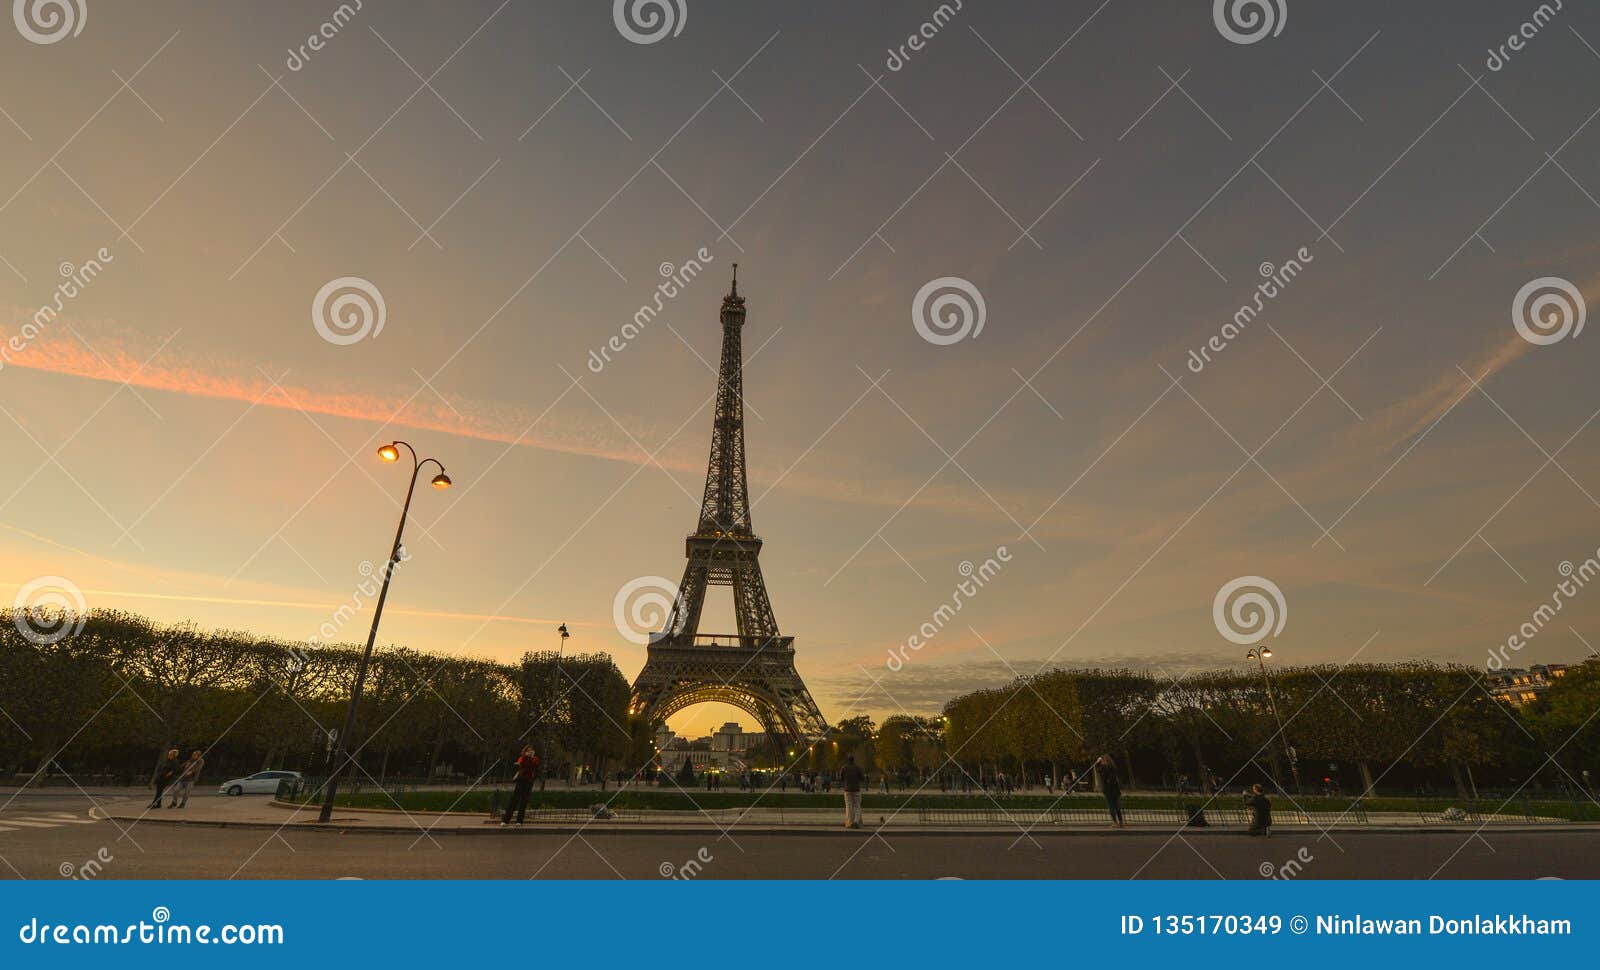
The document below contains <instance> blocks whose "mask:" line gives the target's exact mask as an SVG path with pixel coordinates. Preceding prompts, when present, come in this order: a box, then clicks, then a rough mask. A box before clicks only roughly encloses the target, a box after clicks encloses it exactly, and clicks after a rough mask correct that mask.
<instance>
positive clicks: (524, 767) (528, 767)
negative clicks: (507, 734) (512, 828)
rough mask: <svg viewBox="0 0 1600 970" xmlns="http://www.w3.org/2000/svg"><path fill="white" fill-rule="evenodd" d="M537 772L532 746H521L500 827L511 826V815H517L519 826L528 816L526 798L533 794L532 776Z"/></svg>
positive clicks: (537, 767) (536, 756)
mask: <svg viewBox="0 0 1600 970" xmlns="http://www.w3.org/2000/svg"><path fill="white" fill-rule="evenodd" d="M538 770H539V756H538V755H536V754H534V753H533V745H531V744H527V745H523V747H522V753H521V754H520V755H518V756H517V779H516V785H515V787H513V788H512V789H511V800H510V801H508V802H506V813H505V814H504V815H502V816H501V817H500V824H501V825H510V824H511V813H512V812H513V811H514V812H516V813H517V824H518V825H521V824H522V823H523V822H524V821H526V820H527V816H528V796H529V795H531V794H533V776H534V774H536V773H537V772H538Z"/></svg>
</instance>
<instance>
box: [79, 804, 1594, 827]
mask: <svg viewBox="0 0 1600 970" xmlns="http://www.w3.org/2000/svg"><path fill="white" fill-rule="evenodd" d="M148 804H149V803H148V802H146V801H145V800H144V799H142V798H128V799H118V800H114V801H105V802H103V803H102V805H103V809H100V810H97V814H103V815H104V816H105V817H108V818H111V819H115V820H116V821H118V822H123V823H127V822H135V821H137V822H139V823H141V824H151V823H155V824H161V825H174V824H177V825H184V824H187V825H215V826H230V827H242V828H258V829H280V828H294V829H307V828H313V829H321V830H330V831H337V832H341V833H348V832H378V833H388V834H396V833H399V834H407V833H409V834H419V833H420V832H422V831H427V832H429V833H433V834H452V835H512V834H526V833H537V832H543V833H562V834H571V833H573V832H578V831H583V832H593V833H597V834H598V833H618V832H633V833H639V834H646V833H648V834H684V833H691V832H719V831H722V830H725V829H730V828H732V829H734V830H735V831H737V832H738V833H739V834H741V835H742V834H773V835H834V834H839V833H840V832H841V831H842V829H841V825H840V820H841V816H842V811H843V808H842V806H841V808H840V809H839V810H838V811H833V810H827V809H766V808H757V809H721V810H712V811H705V812H652V813H648V814H644V815H640V816H637V817H633V818H625V819H593V820H590V819H586V818H584V817H583V813H582V812H571V813H565V814H564V815H562V816H561V818H560V820H558V821H531V820H530V821H529V822H528V824H526V825H522V826H516V825H513V826H510V827H502V826H501V825H500V824H499V820H498V819H490V818H489V817H488V816H487V815H480V814H464V813H454V814H444V813H438V812H402V811H399V810H377V809H344V808H341V809H337V810H335V812H334V814H333V819H332V820H331V822H329V823H328V824H327V825H322V824H321V823H319V822H318V821H317V814H318V810H319V806H316V805H291V804H288V803H285V802H278V801H275V800H273V799H271V798H269V797H266V796H243V797H239V798H227V797H220V796H218V797H211V798H196V799H193V800H191V801H190V802H189V805H188V807H187V808H183V809H167V808H161V809H149V808H148V807H147V806H148ZM1367 818H1368V821H1367V822H1366V823H1354V822H1351V823H1348V824H1344V823H1341V824H1335V825H1331V826H1330V825H1327V824H1326V823H1323V824H1319V825H1312V824H1308V823H1307V822H1304V821H1301V820H1297V819H1295V818H1292V817H1291V816H1290V814H1289V813H1280V815H1279V817H1278V818H1276V819H1275V820H1274V821H1275V824H1274V826H1273V831H1274V833H1299V834H1307V833H1320V832H1323V831H1328V832H1334V833H1344V832H1409V833H1424V832H1458V833H1471V832H1474V831H1476V830H1478V829H1479V828H1480V827H1481V826H1482V825H1483V823H1482V822H1481V821H1480V822H1477V823H1472V824H1463V823H1457V824H1450V823H1439V822H1432V821H1430V822H1424V821H1422V820H1421V819H1420V818H1419V817H1418V816H1416V815H1414V814H1411V813H1398V812H1397V813H1383V812H1375V813H1369V814H1368V816H1367ZM865 822H866V825H865V827H864V828H862V829H861V832H862V833H867V834H870V833H871V832H872V831H873V830H874V829H877V828H879V827H883V828H888V829H892V830H893V831H894V832H895V834H897V835H913V834H938V835H996V834H1007V833H1009V834H1012V835H1020V834H1021V833H1022V832H1024V831H1027V832H1028V833H1029V834H1031V835H1066V834H1074V835H1115V834H1117V831H1116V830H1114V829H1111V828H1110V827H1109V826H1107V825H1106V824H1105V823H1103V822H1099V823H1070V824H1061V823H1052V822H1036V820H1035V819H1033V818H1032V817H1030V815H1029V813H1027V812H1025V811H1023V812H1017V813H1016V814H1015V816H1014V818H1013V820H1011V821H1004V822H996V823H983V824H963V825H952V824H930V823H926V822H922V821H919V820H918V818H917V815H916V813H914V812H903V813H901V814H899V815H897V816H893V817H890V816H889V814H888V813H885V812H868V813H866V818H865ZM1490 824H1492V826H1493V830H1494V831H1497V832H1503V831H1532V832H1552V831H1577V830H1584V831H1592V830H1600V825H1597V824H1583V823H1562V822H1556V821H1551V822H1545V823H1537V824H1528V823H1527V822H1526V820H1525V819H1523V818H1522V817H1521V816H1505V817H1504V819H1503V820H1496V821H1493V822H1492V823H1490ZM1175 828H1176V827H1175V826H1173V825H1171V824H1146V825H1140V824H1129V825H1128V826H1127V828H1125V829H1123V830H1121V831H1122V832H1124V833H1129V832H1144V833H1167V832H1172V831H1174V830H1175ZM1182 831H1184V832H1185V833H1186V834H1191V835H1201V834H1205V833H1225V834H1241V833H1242V832H1243V829H1242V828H1240V827H1238V826H1227V825H1214V826H1211V827H1209V828H1204V829H1183V830H1182Z"/></svg>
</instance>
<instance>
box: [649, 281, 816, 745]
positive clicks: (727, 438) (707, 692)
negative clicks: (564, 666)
mask: <svg viewBox="0 0 1600 970" xmlns="http://www.w3.org/2000/svg"><path fill="white" fill-rule="evenodd" d="M738 273H739V267H738V264H734V276H733V282H732V284H731V286H730V288H729V291H728V295H727V296H725V297H723V299H722V310H721V321H722V363H721V368H720V371H719V374H718V378H717V403H716V409H715V412H714V416H713V418H712V423H711V457H710V460H709V462H708V463H707V468H706V489H705V494H704V497H703V498H702V499H701V502H700V520H699V522H698V523H696V525H695V530H694V532H693V533H691V534H690V535H689V536H688V537H687V538H685V539H684V555H685V558H686V559H687V562H686V563H685V565H684V570H683V581H682V582H681V583H679V584H678V594H677V597H676V599H675V601H674V603H673V607H672V612H671V614H670V615H669V616H668V617H667V623H666V627H665V629H663V630H662V631H661V632H659V633H654V634H652V635H651V637H650V642H649V645H648V647H647V659H646V660H645V665H644V669H643V670H641V671H640V672H639V677H638V679H637V680H636V681H635V682H634V685H633V699H632V710H633V712H634V713H635V714H638V715H642V716H643V717H644V718H645V719H646V721H647V722H648V723H650V724H652V725H654V724H658V723H660V722H663V721H665V720H666V719H667V718H669V717H671V716H672V715H673V714H676V713H677V712H678V711H681V710H683V709H685V708H687V707H691V706H693V705H695V704H702V703H707V702H718V703H723V704H729V705H732V706H734V707H737V708H739V709H740V710H743V711H745V712H746V713H748V714H750V715H751V716H752V717H754V718H755V719H756V720H758V721H759V722H761V724H762V727H763V729H764V730H766V731H767V732H768V734H769V736H773V737H779V736H787V737H788V738H790V739H791V740H793V741H795V742H801V743H805V742H809V741H814V740H816V739H819V738H821V737H823V736H825V735H826V734H827V732H828V724H827V721H826V720H824V719H823V716H822V712H821V711H820V710H818V708H817V704H816V701H814V700H812V698H811V692H810V691H808V690H807V689H806V685H805V682H804V681H803V680H801V679H800V673H799V671H798V670H796V669H795V665H794V638H793V637H788V636H783V635H782V634H780V633H779V632H778V621H777V620H776V619H775V618H774V617H773V614H772V603H771V601H770V600H769V599H768V597H767V587H766V582H765V581H764V580H763V579H762V577H761V562H760V556H761V539H760V538H759V537H757V536H756V534H755V532H754V531H753V530H752V528H751V525H750V489H749V484H748V480H747V475H746V470H745V441H744V351H743V332H744V324H745V301H744V297H742V296H740V295H739V275H738ZM708 586H731V587H732V588H733V610H734V617H735V622H736V625H737V627H738V629H737V631H736V632H728V633H704V634H703V633H701V632H700V614H701V609H702V608H703V607H704V605H705V596H706V588H707V587H708Z"/></svg>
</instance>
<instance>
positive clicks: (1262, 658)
mask: <svg viewBox="0 0 1600 970" xmlns="http://www.w3.org/2000/svg"><path fill="white" fill-rule="evenodd" d="M1244 656H1245V659H1246V660H1254V661H1255V662H1256V664H1257V665H1258V666H1260V668H1261V682H1262V683H1264V684H1266V685H1267V704H1268V706H1270V707H1271V708H1272V720H1273V721H1275V722H1276V723H1277V725H1278V741H1279V743H1281V744H1282V745H1283V754H1284V757H1286V758H1288V759H1289V774H1290V775H1291V776H1293V778H1294V793H1295V794H1296V795H1299V794H1302V792H1301V790H1300V762H1299V759H1298V757H1297V756H1296V754H1297V753H1296V752H1295V750H1294V748H1292V747H1290V746H1289V736H1288V735H1287V734H1285V733H1284V731H1283V718H1282V717H1281V716H1279V714H1278V697H1277V694H1276V693H1274V691H1273V689H1272V678H1271V677H1270V676H1268V674H1267V661H1268V660H1269V659H1271V658H1272V648H1270V647H1267V646H1261V647H1257V648H1256V649H1254V650H1251V651H1250V652H1249V653H1247V654H1245V655H1244Z"/></svg>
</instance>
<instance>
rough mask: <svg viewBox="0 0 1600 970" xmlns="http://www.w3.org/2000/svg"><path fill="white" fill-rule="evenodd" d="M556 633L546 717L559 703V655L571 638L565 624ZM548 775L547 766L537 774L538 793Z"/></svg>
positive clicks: (554, 710) (547, 750) (552, 713)
mask: <svg viewBox="0 0 1600 970" xmlns="http://www.w3.org/2000/svg"><path fill="white" fill-rule="evenodd" d="M556 633H557V634H558V635H560V637H561V639H559V640H557V641H556V669H555V670H553V671H551V673H550V709H549V710H548V711H546V712H545V714H546V715H547V716H554V714H555V712H556V705H557V704H558V703H560V697H559V694H560V692H561V653H562V651H563V650H564V649H565V648H566V646H567V638H568V637H570V636H572V634H570V633H568V632H567V625H566V624H565V623H563V624H561V625H560V626H558V627H556ZM539 733H540V734H541V735H544V734H546V733H547V732H545V731H540V732H539ZM549 750H550V749H549V748H548V747H546V748H545V753H546V756H547V757H548V755H549ZM549 774H550V769H549V767H548V766H544V770H543V771H541V772H539V790H540V791H544V780H545V778H546V777H547V776H548V775H549Z"/></svg>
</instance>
